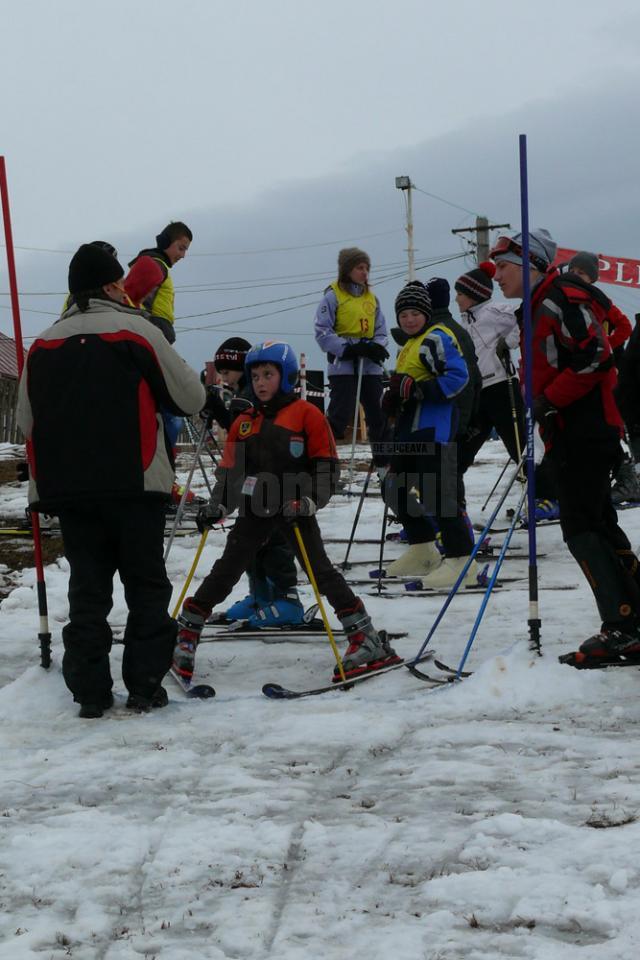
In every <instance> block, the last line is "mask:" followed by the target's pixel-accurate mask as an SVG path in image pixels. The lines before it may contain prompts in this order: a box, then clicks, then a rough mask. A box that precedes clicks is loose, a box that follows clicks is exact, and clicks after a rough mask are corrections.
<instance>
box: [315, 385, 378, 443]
mask: <svg viewBox="0 0 640 960" xmlns="http://www.w3.org/2000/svg"><path fill="white" fill-rule="evenodd" d="M357 390H358V377H357V374H356V375H354V376H349V375H348V374H343V375H341V376H333V377H329V391H330V395H329V409H328V411H327V419H328V421H329V423H330V425H331V429H332V430H333V434H334V436H335V437H336V438H337V439H338V440H342V438H343V437H344V434H345V430H346V429H347V426H348V424H350V423H352V422H353V415H354V413H355V407H356V393H357ZM382 392H383V386H382V377H381V376H376V375H374V374H368V375H366V376H364V377H363V378H362V387H361V388H360V403H361V404H362V408H363V410H364V416H365V420H366V421H367V430H368V431H369V441H370V442H371V443H377V442H378V441H379V440H382V438H383V434H384V431H385V417H384V416H383V413H382V407H381V403H382ZM353 428H354V430H355V429H357V422H356V423H354V424H353Z"/></svg>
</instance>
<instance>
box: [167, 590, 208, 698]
mask: <svg viewBox="0 0 640 960" xmlns="http://www.w3.org/2000/svg"><path fill="white" fill-rule="evenodd" d="M207 616H208V611H207V610H204V609H203V608H202V607H199V606H198V604H197V603H195V601H194V600H193V598H192V597H187V599H186V600H185V602H184V603H183V605H182V612H181V613H180V616H179V617H178V636H177V638H176V645H175V648H174V651H173V669H174V670H175V672H176V673H177V674H179V675H180V676H181V677H182V678H183V679H184V680H186V682H187V683H191V680H192V679H193V671H194V667H195V662H196V648H197V646H198V642H199V640H200V634H201V633H202V628H203V627H204V623H205V620H206V618H207Z"/></svg>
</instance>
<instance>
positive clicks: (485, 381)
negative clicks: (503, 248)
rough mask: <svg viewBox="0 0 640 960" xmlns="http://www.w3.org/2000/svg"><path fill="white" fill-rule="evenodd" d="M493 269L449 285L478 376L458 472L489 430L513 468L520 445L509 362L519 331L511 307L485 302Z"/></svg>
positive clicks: (518, 404) (520, 415)
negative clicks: (475, 404) (473, 409)
mask: <svg viewBox="0 0 640 960" xmlns="http://www.w3.org/2000/svg"><path fill="white" fill-rule="evenodd" d="M495 269H496V268H495V265H494V264H493V263H491V262H490V261H487V262H485V263H481V264H480V265H479V266H478V267H477V268H476V269H475V270H470V271H469V272H468V273H465V274H463V275H462V276H461V277H459V278H458V280H456V283H455V289H456V303H457V304H458V307H459V309H460V314H461V317H462V322H463V324H464V325H465V327H466V328H467V329H468V331H469V333H470V335H471V338H472V339H473V343H474V346H475V348H476V356H477V358H478V366H479V368H480V374H481V376H482V392H481V394H480V406H479V410H478V416H477V419H476V422H475V424H473V425H472V428H471V429H470V431H469V435H468V437H467V439H466V440H465V442H464V443H463V444H462V445H461V450H460V458H461V459H460V467H461V470H462V472H463V473H464V471H465V470H467V469H468V468H469V467H470V466H471V464H472V463H473V461H474V460H475V458H476V454H477V453H478V451H479V450H480V448H481V447H482V445H483V444H484V442H485V440H487V439H488V438H489V436H490V435H491V432H492V431H493V430H494V429H495V430H496V431H497V433H498V435H499V437H500V439H501V440H502V442H503V443H504V445H505V447H506V449H507V451H508V453H509V456H510V457H511V459H512V460H513V461H515V462H516V463H517V462H518V461H519V459H520V454H521V452H522V450H523V449H524V443H525V440H524V406H523V403H522V394H521V390H520V383H519V381H518V378H517V376H516V375H515V370H514V369H513V366H512V365H511V359H510V350H512V349H514V348H516V347H517V346H518V344H519V341H520V330H519V328H518V322H517V320H516V317H515V315H514V310H513V307H512V306H511V305H510V304H508V303H493V302H492V301H491V295H492V293H493V280H492V278H493V275H494V274H495ZM508 371H509V372H508ZM510 374H511V377H510ZM509 380H510V381H511V382H509Z"/></svg>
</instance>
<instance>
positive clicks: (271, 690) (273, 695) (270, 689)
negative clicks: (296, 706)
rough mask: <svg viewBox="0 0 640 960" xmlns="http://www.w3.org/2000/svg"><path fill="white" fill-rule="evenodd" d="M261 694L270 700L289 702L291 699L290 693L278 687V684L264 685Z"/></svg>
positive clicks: (284, 688)
mask: <svg viewBox="0 0 640 960" xmlns="http://www.w3.org/2000/svg"><path fill="white" fill-rule="evenodd" d="M262 692H263V694H264V695H265V697H269V699H270V700H290V699H291V697H292V693H291V691H290V690H287V688H286V687H282V686H280V684H279V683H265V684H264V686H263V687H262Z"/></svg>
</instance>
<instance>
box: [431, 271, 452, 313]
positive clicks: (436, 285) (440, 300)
mask: <svg viewBox="0 0 640 960" xmlns="http://www.w3.org/2000/svg"><path fill="white" fill-rule="evenodd" d="M427 290H428V291H429V296H430V297H431V306H432V308H433V309H434V310H446V309H447V308H448V306H449V303H450V302H451V287H450V286H449V281H448V280H445V278H444V277H432V278H431V280H427Z"/></svg>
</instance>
